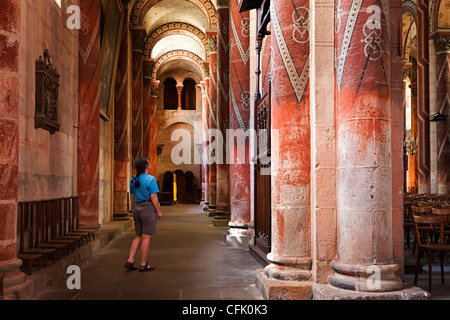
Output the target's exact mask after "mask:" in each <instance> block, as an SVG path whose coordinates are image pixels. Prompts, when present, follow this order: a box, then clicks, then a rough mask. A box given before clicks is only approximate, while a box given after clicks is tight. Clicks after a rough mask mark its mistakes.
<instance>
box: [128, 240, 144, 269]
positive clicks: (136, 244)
mask: <svg viewBox="0 0 450 320" xmlns="http://www.w3.org/2000/svg"><path fill="white" fill-rule="evenodd" d="M141 243H142V237H139V236H138V237H136V239H134V241H133V243H132V244H131V248H130V257H129V258H128V262H131V263H134V258H135V257H136V253H137V251H138V250H139V248H140V247H141Z"/></svg>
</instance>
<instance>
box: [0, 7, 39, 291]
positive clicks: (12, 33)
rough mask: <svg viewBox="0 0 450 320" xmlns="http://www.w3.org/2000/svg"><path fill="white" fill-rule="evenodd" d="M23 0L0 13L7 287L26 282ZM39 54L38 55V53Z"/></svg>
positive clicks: (0, 258)
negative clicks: (21, 195)
mask: <svg viewBox="0 0 450 320" xmlns="http://www.w3.org/2000/svg"><path fill="white" fill-rule="evenodd" d="M20 12H21V1H3V2H2V11H1V13H0V21H2V23H1V24H0V40H1V43H3V46H2V52H1V53H0V83H1V84H2V85H1V87H2V90H1V91H0V101H2V102H1V103H0V212H1V214H0V274H4V275H5V279H4V285H5V289H8V288H9V287H12V286H14V285H17V284H22V283H23V282H25V275H24V274H23V273H22V272H20V271H19V268H20V266H21V265H22V261H21V260H19V259H17V248H16V246H17V201H18V172H19V114H20V108H19V101H20V86H19V44H20V28H21V14H20ZM36 58H37V57H36Z"/></svg>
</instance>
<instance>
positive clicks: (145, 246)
mask: <svg viewBox="0 0 450 320" xmlns="http://www.w3.org/2000/svg"><path fill="white" fill-rule="evenodd" d="M151 237H152V236H150V235H147V234H144V235H142V243H141V266H142V267H145V266H146V265H147V256H148V251H149V249H150V239H151Z"/></svg>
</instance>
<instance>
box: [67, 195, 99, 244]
mask: <svg viewBox="0 0 450 320" xmlns="http://www.w3.org/2000/svg"><path fill="white" fill-rule="evenodd" d="M71 212H72V218H71V220H72V226H73V232H80V231H81V232H88V233H89V235H90V236H92V238H93V240H95V232H97V230H96V229H89V228H80V215H79V212H78V197H73V198H72V211H71Z"/></svg>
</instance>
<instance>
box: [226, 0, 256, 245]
mask: <svg viewBox="0 0 450 320" xmlns="http://www.w3.org/2000/svg"><path fill="white" fill-rule="evenodd" d="M237 7H238V4H237V2H236V1H230V45H231V49H230V90H231V91H230V114H231V119H230V122H231V123H230V125H231V129H233V130H234V132H235V136H237V137H238V138H235V139H233V141H227V143H228V144H229V148H230V149H232V150H234V157H233V159H232V163H231V165H230V178H231V180H230V212H231V217H230V223H229V226H230V229H229V230H228V235H229V236H233V235H235V236H237V237H240V235H243V236H248V235H247V231H248V227H249V226H251V204H250V203H251V197H250V196H251V194H250V191H251V185H250V170H251V167H250V162H249V147H250V140H249V139H248V138H247V139H245V141H243V140H241V139H239V138H240V137H245V135H246V134H247V133H248V129H249V128H250V125H249V123H250V101H251V99H252V95H251V93H250V13H249V12H248V11H247V12H244V13H239V12H238V8H237ZM241 150H243V151H244V152H243V154H240V153H239V152H240V151H241ZM230 240H231V239H230ZM237 243H239V244H244V245H247V244H246V243H244V242H243V241H238V242H237Z"/></svg>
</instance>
